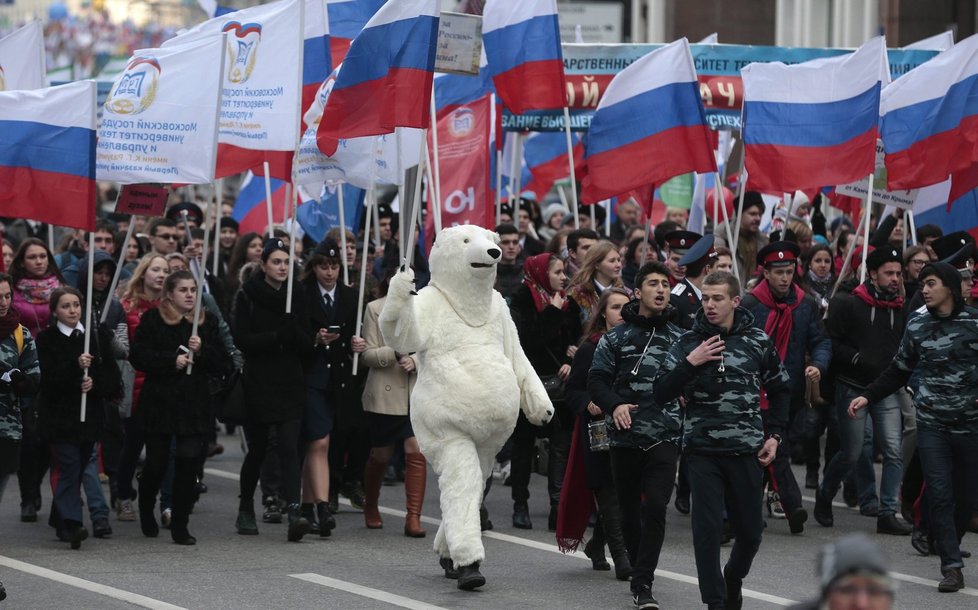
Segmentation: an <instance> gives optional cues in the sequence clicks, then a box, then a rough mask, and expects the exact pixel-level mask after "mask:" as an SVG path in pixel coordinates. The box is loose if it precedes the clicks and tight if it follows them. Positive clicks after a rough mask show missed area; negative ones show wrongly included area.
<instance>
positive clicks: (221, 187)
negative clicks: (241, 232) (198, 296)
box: [204, 178, 224, 277]
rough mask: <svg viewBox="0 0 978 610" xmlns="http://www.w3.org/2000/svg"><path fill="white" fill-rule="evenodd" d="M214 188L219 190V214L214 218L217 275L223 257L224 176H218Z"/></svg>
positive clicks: (205, 261)
mask: <svg viewBox="0 0 978 610" xmlns="http://www.w3.org/2000/svg"><path fill="white" fill-rule="evenodd" d="M214 188H215V190H216V191H217V193H215V197H216V199H217V214H216V216H215V218H214V277H217V274H218V272H219V271H220V259H221V217H222V216H223V215H224V178H218V179H217V182H215V183H214ZM206 264H207V259H206V258H205V259H204V265H206Z"/></svg>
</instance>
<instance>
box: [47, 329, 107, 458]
mask: <svg viewBox="0 0 978 610" xmlns="http://www.w3.org/2000/svg"><path fill="white" fill-rule="evenodd" d="M111 340H112V335H111V333H110V332H109V331H108V330H106V329H105V328H104V327H100V328H99V331H98V332H97V333H96V336H94V337H92V342H91V346H90V347H89V353H90V354H92V366H91V367H90V368H89V371H88V374H89V376H90V377H91V378H92V381H93V383H94V385H93V387H92V390H91V392H89V393H88V398H87V399H86V406H85V421H84V422H82V421H80V408H81V381H82V368H81V367H80V366H78V357H79V356H81V355H82V351H83V349H84V347H85V336H84V334H83V333H77V334H75V335H74V336H71V337H69V336H66V335H65V334H64V333H62V332H61V330H59V329H58V327H57V326H51V327H49V328H47V329H45V330H43V331H41V333H40V334H39V335H38V337H37V355H38V362H39V364H40V366H41V371H42V374H41V385H40V394H39V395H38V398H37V404H38V431H39V434H40V435H41V437H42V438H44V439H45V440H47V441H48V442H53V443H89V442H95V441H98V440H99V439H101V438H102V431H103V428H104V425H105V408H106V401H107V399H109V398H113V397H115V396H116V395H117V394H118V393H119V388H120V383H121V376H120V374H119V367H118V366H117V365H116V363H115V360H113V359H112V357H111V356H109V357H106V358H103V357H102V354H103V353H107V352H108V346H109V342H110V341H111Z"/></svg>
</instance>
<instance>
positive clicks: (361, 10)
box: [327, 0, 386, 66]
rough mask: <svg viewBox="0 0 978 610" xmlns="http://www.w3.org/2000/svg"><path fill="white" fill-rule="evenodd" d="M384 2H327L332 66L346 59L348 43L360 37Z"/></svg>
mask: <svg viewBox="0 0 978 610" xmlns="http://www.w3.org/2000/svg"><path fill="white" fill-rule="evenodd" d="M385 1H386V0H327V4H329V34H330V37H329V46H330V52H331V53H332V56H333V65H334V66H338V65H340V64H341V63H343V60H344V59H346V53H347V51H349V50H350V43H352V42H353V39H354V38H356V37H357V36H359V35H360V32H361V31H362V30H363V26H365V25H367V22H368V21H370V18H371V17H373V16H374V13H376V12H377V11H379V10H380V7H382V6H384V2H385Z"/></svg>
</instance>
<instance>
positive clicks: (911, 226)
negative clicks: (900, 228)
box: [903, 209, 917, 246]
mask: <svg viewBox="0 0 978 610" xmlns="http://www.w3.org/2000/svg"><path fill="white" fill-rule="evenodd" d="M903 217H904V219H905V220H906V222H905V223H904V224H906V225H907V226H906V227H905V228H907V229H908V230H909V231H910V240H911V241H913V245H915V246H916V245H917V223H915V222H914V219H913V210H912V209H910V210H907V212H906V213H905V214H904V215H903ZM903 242H904V243H906V242H907V239H906V236H904V239H903Z"/></svg>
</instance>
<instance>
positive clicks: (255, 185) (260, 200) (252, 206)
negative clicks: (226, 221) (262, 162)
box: [231, 172, 288, 235]
mask: <svg viewBox="0 0 978 610" xmlns="http://www.w3.org/2000/svg"><path fill="white" fill-rule="evenodd" d="M271 191H272V218H273V221H274V222H284V219H285V208H286V206H287V205H288V202H286V200H285V181H284V180H277V179H275V178H272V179H271ZM266 201H267V198H266V197H265V179H264V178H262V177H259V176H255V175H254V174H253V173H252V172H247V173H246V174H245V176H244V179H243V180H242V181H241V189H240V190H239V191H238V197H237V198H236V199H235V200H234V208H233V209H232V210H231V218H233V219H235V220H236V221H238V232H239V234H241V235H244V234H245V233H258V234H259V235H267V234H268V207H267V204H266V203H265V202H266Z"/></svg>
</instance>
